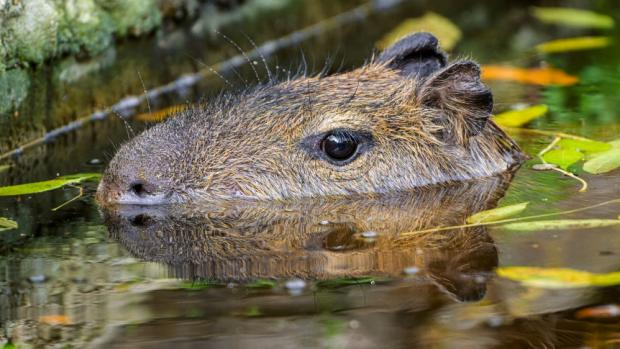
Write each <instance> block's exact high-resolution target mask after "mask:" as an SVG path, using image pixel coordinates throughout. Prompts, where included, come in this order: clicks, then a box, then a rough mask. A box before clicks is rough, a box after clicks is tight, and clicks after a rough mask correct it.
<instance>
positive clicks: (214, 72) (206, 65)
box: [185, 53, 234, 87]
mask: <svg viewBox="0 0 620 349" xmlns="http://www.w3.org/2000/svg"><path fill="white" fill-rule="evenodd" d="M185 56H187V57H188V58H189V59H191V60H193V61H194V62H196V63H197V64H199V65H201V66H203V67H205V68H207V69H208V70H209V71H210V72H211V73H213V74H214V75H216V76H217V77H219V78H220V79H222V81H224V83H225V84H226V85H228V86H230V87H233V86H234V85H233V84H231V83H230V81H228V80H227V79H226V78H225V77H223V76H222V74H220V73H219V72H218V71H217V70H215V69H213V67H211V66H210V65H208V64H207V63H205V62H203V61H201V60H199V59H197V58H194V57H192V56H190V55H189V54H187V53H186V54H185Z"/></svg>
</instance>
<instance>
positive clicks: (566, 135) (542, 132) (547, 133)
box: [502, 126, 591, 141]
mask: <svg viewBox="0 0 620 349" xmlns="http://www.w3.org/2000/svg"><path fill="white" fill-rule="evenodd" d="M502 128H503V129H504V130H506V131H508V132H519V133H530V134H536V135H543V136H556V137H562V138H568V139H575V140H578V141H591V139H588V138H585V137H581V136H575V135H572V134H569V133H564V132H557V131H547V130H536V129H533V128H521V127H507V126H506V127H502Z"/></svg>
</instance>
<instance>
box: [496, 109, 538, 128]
mask: <svg viewBox="0 0 620 349" xmlns="http://www.w3.org/2000/svg"><path fill="white" fill-rule="evenodd" d="M548 110H549V108H548V107H547V106H546V105H544V104H539V105H534V106H531V107H528V108H525V109H519V110H509V111H507V112H503V113H501V114H498V115H495V117H494V118H493V120H494V121H495V122H496V123H497V124H498V125H500V126H504V127H520V126H523V125H525V124H527V123H528V122H530V121H532V120H534V119H537V118H539V117H541V116H543V115H545V114H546V113H547V111H548Z"/></svg>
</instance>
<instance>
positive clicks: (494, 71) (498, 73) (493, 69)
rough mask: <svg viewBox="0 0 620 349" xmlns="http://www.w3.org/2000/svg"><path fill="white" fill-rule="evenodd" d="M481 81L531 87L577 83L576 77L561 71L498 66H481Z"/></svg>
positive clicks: (546, 68)
mask: <svg viewBox="0 0 620 349" xmlns="http://www.w3.org/2000/svg"><path fill="white" fill-rule="evenodd" d="M482 79H483V80H504V81H515V82H519V83H523V84H532V85H542V86H548V85H561V86H568V85H573V84H575V83H577V82H578V81H579V79H578V78H577V77H576V76H572V75H568V74H566V73H565V72H563V71H562V70H559V69H555V68H551V67H544V68H529V69H527V68H515V67H506V66H499V65H484V66H482Z"/></svg>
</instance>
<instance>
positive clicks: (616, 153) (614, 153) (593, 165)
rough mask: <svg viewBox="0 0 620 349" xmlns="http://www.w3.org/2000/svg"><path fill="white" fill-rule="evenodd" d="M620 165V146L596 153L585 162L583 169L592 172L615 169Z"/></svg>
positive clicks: (597, 172)
mask: <svg viewBox="0 0 620 349" xmlns="http://www.w3.org/2000/svg"><path fill="white" fill-rule="evenodd" d="M619 167H620V147H613V148H612V149H610V150H608V151H606V152H603V153H598V154H596V155H594V156H593V157H592V158H591V159H590V160H588V161H586V162H585V163H584V164H583V170H584V171H586V172H589V173H592V174H600V173H606V172H610V171H613V170H615V169H617V168H619Z"/></svg>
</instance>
